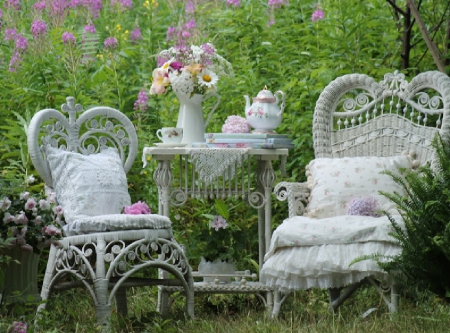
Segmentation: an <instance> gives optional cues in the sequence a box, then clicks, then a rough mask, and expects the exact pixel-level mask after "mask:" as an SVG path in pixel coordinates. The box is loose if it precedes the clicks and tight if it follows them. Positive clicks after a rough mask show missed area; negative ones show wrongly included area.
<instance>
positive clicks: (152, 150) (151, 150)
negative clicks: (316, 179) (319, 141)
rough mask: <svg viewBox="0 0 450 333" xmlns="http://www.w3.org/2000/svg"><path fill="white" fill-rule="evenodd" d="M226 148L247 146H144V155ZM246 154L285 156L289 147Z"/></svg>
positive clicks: (251, 150) (182, 153)
mask: <svg viewBox="0 0 450 333" xmlns="http://www.w3.org/2000/svg"><path fill="white" fill-rule="evenodd" d="M226 149H247V148H192V147H144V150H143V154H144V155H180V154H181V155H187V154H189V152H190V151H191V150H205V151H206V150H208V151H211V150H216V151H220V150H226ZM247 154H248V155H275V156H287V155H288V154H289V149H287V148H280V149H255V148H248V152H247Z"/></svg>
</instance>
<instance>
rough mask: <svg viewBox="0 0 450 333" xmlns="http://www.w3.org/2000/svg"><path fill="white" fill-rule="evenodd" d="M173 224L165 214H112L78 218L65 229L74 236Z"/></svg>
mask: <svg viewBox="0 0 450 333" xmlns="http://www.w3.org/2000/svg"><path fill="white" fill-rule="evenodd" d="M171 226H172V223H171V221H170V219H169V218H168V217H166V216H164V215H158V214H140V215H129V214H112V215H100V216H92V217H85V218H81V219H77V220H75V221H73V222H71V223H69V224H66V225H65V226H64V227H63V230H64V232H65V234H66V235H67V236H73V235H82V234H90V233H96V232H106V231H118V230H138V229H169V228H171Z"/></svg>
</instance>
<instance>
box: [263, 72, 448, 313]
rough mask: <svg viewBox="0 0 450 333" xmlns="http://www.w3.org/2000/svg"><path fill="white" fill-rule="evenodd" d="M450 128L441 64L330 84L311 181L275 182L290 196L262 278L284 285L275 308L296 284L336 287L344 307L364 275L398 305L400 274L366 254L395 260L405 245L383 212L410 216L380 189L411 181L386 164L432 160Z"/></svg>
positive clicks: (320, 109) (334, 300)
mask: <svg viewBox="0 0 450 333" xmlns="http://www.w3.org/2000/svg"><path fill="white" fill-rule="evenodd" d="M449 129H450V78H449V77H448V76H447V75H445V74H443V73H441V72H437V71H430V72H425V73H421V74H419V75H417V76H416V77H414V78H413V79H412V80H411V81H410V82H408V81H407V80H406V79H405V76H404V75H403V74H401V73H399V72H395V73H393V74H386V75H385V76H384V80H383V81H381V82H380V83H378V82H376V81H375V80H374V79H373V78H371V77H369V76H367V75H363V74H349V75H344V76H341V77H338V78H337V79H335V80H334V81H332V82H331V83H329V84H328V85H327V86H326V87H325V89H324V90H323V92H322V93H321V94H320V96H319V99H318V101H317V103H316V107H315V111H314V115H313V128H312V132H313V140H314V153H315V159H314V160H313V161H311V162H310V163H309V164H308V166H307V167H306V176H307V182H305V183H290V182H281V183H279V184H277V186H276V187H275V189H274V191H275V194H276V195H277V197H278V199H280V200H287V202H288V206H289V217H288V218H287V219H286V220H284V221H283V223H282V224H281V225H280V226H279V227H278V228H277V229H276V230H275V231H274V234H273V236H272V239H271V244H270V248H269V251H268V253H267V254H266V256H265V263H264V265H263V267H262V271H261V280H262V281H263V282H265V283H266V284H267V285H268V286H270V287H272V288H274V289H275V290H276V292H275V297H274V299H275V300H274V309H273V314H274V315H277V314H278V312H279V311H280V306H281V304H282V302H283V301H284V300H285V299H286V296H287V295H288V294H289V293H290V292H291V291H293V290H301V289H303V290H305V289H310V288H320V289H328V290H329V294H330V302H331V307H332V309H333V310H336V309H337V308H338V307H339V306H340V305H341V304H342V302H344V301H345V300H346V299H347V298H348V297H349V296H350V295H351V294H352V293H353V292H354V291H355V290H357V289H358V287H359V286H361V285H362V284H363V283H364V282H369V283H370V284H371V285H373V286H374V287H375V288H376V289H377V290H378V291H379V293H380V294H381V296H382V298H383V300H384V301H385V302H386V304H387V305H388V308H389V310H390V311H391V312H395V311H397V310H398V298H399V297H398V291H397V288H396V284H395V279H394V278H393V276H392V274H391V275H390V274H388V273H387V272H386V271H383V270H382V269H381V268H380V267H379V266H378V264H377V263H376V262H375V261H374V260H359V259H361V258H364V257H368V256H370V255H373V254H380V255H382V256H385V257H382V258H385V259H384V260H387V259H386V258H388V257H389V256H395V255H397V254H399V253H400V251H401V247H400V246H399V244H398V242H397V241H396V239H395V238H394V237H392V234H391V233H392V231H393V228H392V224H391V222H390V221H389V219H388V217H387V216H386V215H385V214H382V212H383V211H386V212H388V213H389V214H391V216H392V217H393V218H394V219H395V221H397V222H398V223H399V225H401V224H402V223H403V220H402V218H401V215H400V214H399V211H398V210H397V207H396V206H395V204H394V203H392V202H391V201H390V200H389V199H388V198H387V197H386V196H384V195H383V194H382V193H381V192H385V193H394V192H397V193H400V194H401V193H402V191H404V189H403V187H402V186H400V184H398V183H397V182H396V181H394V179H393V178H392V177H391V176H390V175H388V174H385V173H384V172H383V171H388V172H391V174H395V175H399V176H400V177H401V173H402V170H403V171H404V170H405V169H413V168H416V167H418V166H420V165H424V164H425V163H429V162H431V161H432V159H433V152H434V150H433V147H432V146H431V142H432V140H433V138H434V137H435V135H436V133H439V134H440V135H441V137H442V138H444V139H445V140H448V139H449V137H448V135H449V134H450V131H449ZM402 195H405V196H406V195H407V193H403V194H402ZM389 291H390V296H389Z"/></svg>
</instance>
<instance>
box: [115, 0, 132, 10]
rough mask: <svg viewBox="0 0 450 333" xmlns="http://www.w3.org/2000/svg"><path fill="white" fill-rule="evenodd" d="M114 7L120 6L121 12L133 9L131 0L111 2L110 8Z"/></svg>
mask: <svg viewBox="0 0 450 333" xmlns="http://www.w3.org/2000/svg"><path fill="white" fill-rule="evenodd" d="M115 5H120V7H122V10H125V9H127V8H128V9H131V8H132V7H133V2H132V0H111V7H114V6H115Z"/></svg>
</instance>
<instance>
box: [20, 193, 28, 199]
mask: <svg viewBox="0 0 450 333" xmlns="http://www.w3.org/2000/svg"><path fill="white" fill-rule="evenodd" d="M29 197H30V192H23V193H20V200H28V198H29Z"/></svg>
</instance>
